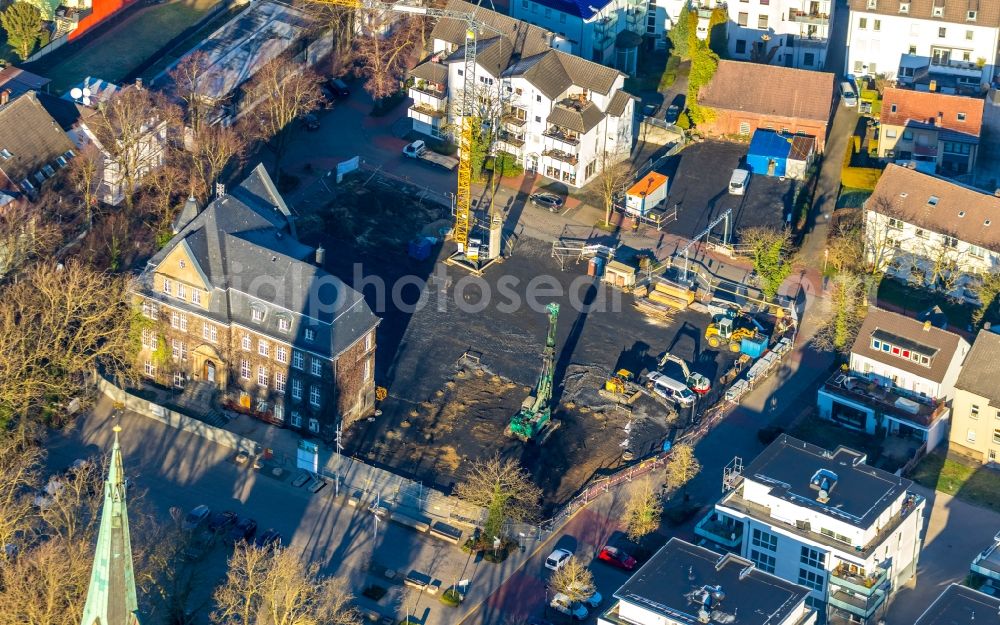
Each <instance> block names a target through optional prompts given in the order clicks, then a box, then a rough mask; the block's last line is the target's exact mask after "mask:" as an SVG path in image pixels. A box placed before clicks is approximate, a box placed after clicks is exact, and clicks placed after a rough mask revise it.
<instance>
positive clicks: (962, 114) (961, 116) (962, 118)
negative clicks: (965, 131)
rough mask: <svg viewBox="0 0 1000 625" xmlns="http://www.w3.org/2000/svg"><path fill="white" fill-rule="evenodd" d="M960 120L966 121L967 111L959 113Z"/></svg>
mask: <svg viewBox="0 0 1000 625" xmlns="http://www.w3.org/2000/svg"><path fill="white" fill-rule="evenodd" d="M958 121H960V122H964V121H965V113H959V114H958Z"/></svg>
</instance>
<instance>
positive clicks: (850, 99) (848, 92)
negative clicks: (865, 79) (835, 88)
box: [840, 80, 858, 108]
mask: <svg viewBox="0 0 1000 625" xmlns="http://www.w3.org/2000/svg"><path fill="white" fill-rule="evenodd" d="M840 99H841V100H843V102H844V106H846V107H849V108H853V107H855V106H857V105H858V94H857V92H855V90H854V85H852V84H851V83H850V82H848V81H846V80H845V81H843V82H841V83H840Z"/></svg>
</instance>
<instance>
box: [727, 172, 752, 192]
mask: <svg viewBox="0 0 1000 625" xmlns="http://www.w3.org/2000/svg"><path fill="white" fill-rule="evenodd" d="M749 182H750V172H749V171H747V170H745V169H739V168H736V169H734V170H733V175H732V176H731V177H730V178H729V193H730V195H743V194H744V192H745V191H746V187H747V183H749Z"/></svg>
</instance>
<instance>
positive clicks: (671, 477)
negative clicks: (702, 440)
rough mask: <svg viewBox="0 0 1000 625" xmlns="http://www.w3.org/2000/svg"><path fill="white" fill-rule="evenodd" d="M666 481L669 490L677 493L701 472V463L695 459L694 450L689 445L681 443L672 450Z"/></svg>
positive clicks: (668, 461)
mask: <svg viewBox="0 0 1000 625" xmlns="http://www.w3.org/2000/svg"><path fill="white" fill-rule="evenodd" d="M665 469H666V481H665V485H666V487H667V490H669V491H676V490H678V489H681V488H684V487H685V486H687V483H688V482H690V481H691V480H693V479H694V477H695V476H696V475H698V473H699V472H700V471H701V463H699V462H698V459H697V458H695V455H694V448H693V447H691V445H688V444H687V443H680V444H679V445H676V446H675V447H674V448H673V449H671V450H670V458H669V459H668V460H667V465H666V467H665Z"/></svg>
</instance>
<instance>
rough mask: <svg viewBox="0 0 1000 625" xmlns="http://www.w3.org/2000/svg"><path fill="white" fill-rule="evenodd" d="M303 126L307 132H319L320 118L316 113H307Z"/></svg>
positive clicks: (303, 119)
mask: <svg viewBox="0 0 1000 625" xmlns="http://www.w3.org/2000/svg"><path fill="white" fill-rule="evenodd" d="M302 125H303V126H305V127H306V130H319V117H318V116H317V115H316V113H306V116H305V117H303V118H302Z"/></svg>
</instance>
